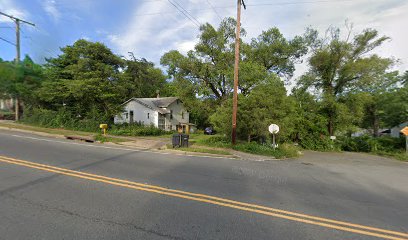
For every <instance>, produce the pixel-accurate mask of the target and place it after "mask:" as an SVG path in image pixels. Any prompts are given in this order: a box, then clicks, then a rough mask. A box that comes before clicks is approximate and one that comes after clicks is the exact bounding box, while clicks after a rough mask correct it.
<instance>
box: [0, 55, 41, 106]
mask: <svg viewBox="0 0 408 240" xmlns="http://www.w3.org/2000/svg"><path fill="white" fill-rule="evenodd" d="M42 79H43V69H42V67H41V66H40V65H38V64H35V63H34V62H33V60H32V59H31V58H30V57H29V56H28V55H26V56H25V57H24V59H23V61H21V62H20V63H19V64H18V65H16V64H15V63H14V62H7V61H1V60H0V96H2V97H11V98H15V99H19V100H21V101H20V104H21V105H23V104H24V105H29V106H30V105H34V104H36V102H37V98H36V96H35V94H34V93H35V90H36V89H37V88H38V87H39V86H40V84H41V82H42ZM22 110H23V108H22V107H21V108H20V111H22Z"/></svg>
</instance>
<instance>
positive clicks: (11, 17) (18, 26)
mask: <svg viewBox="0 0 408 240" xmlns="http://www.w3.org/2000/svg"><path fill="white" fill-rule="evenodd" d="M0 15H3V16H6V17H8V18H10V19H11V20H13V21H14V22H15V24H16V65H18V64H19V63H20V23H26V24H29V25H31V26H35V24H34V23H30V22H27V21H24V20H22V19H19V18H16V17H13V16H11V15H8V14H5V13H3V12H0ZM14 104H15V114H16V115H15V116H16V121H17V120H19V119H20V101H19V98H18V97H16V98H15V99H14Z"/></svg>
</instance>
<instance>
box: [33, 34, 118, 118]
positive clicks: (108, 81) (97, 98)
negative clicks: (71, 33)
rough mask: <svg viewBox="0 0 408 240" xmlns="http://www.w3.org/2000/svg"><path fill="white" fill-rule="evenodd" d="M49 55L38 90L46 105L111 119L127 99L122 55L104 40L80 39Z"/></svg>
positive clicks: (83, 116) (80, 114)
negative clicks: (123, 91)
mask: <svg viewBox="0 0 408 240" xmlns="http://www.w3.org/2000/svg"><path fill="white" fill-rule="evenodd" d="M61 51H62V54H61V55H59V56H58V57H57V58H51V59H47V63H46V65H45V73H46V81H44V82H43V84H42V87H41V88H40V89H39V91H38V95H39V97H40V100H41V101H42V104H43V106H44V107H46V108H48V109H51V110H58V109H61V108H63V109H66V110H67V111H69V112H70V113H71V114H72V116H75V117H77V118H78V119H84V118H93V119H94V118H100V119H105V120H107V119H109V118H111V117H112V116H113V115H114V114H115V113H116V112H117V111H118V110H119V109H120V104H121V103H122V102H123V101H124V99H123V98H122V97H121V95H120V91H119V87H118V82H119V78H120V69H121V68H122V67H123V61H122V59H121V58H119V57H118V56H116V55H115V54H113V53H112V51H111V50H110V49H109V48H107V47H106V46H105V45H103V44H102V43H98V42H96V43H93V42H89V41H86V40H83V39H81V40H78V41H76V42H75V43H74V44H73V45H72V46H66V47H63V48H61Z"/></svg>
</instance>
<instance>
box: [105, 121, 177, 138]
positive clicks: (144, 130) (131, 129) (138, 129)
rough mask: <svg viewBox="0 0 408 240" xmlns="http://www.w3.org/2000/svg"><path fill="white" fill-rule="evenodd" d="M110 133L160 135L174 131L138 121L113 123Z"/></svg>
mask: <svg viewBox="0 0 408 240" xmlns="http://www.w3.org/2000/svg"><path fill="white" fill-rule="evenodd" d="M109 133H110V134H112V135H122V136H159V135H164V134H171V133H172V132H166V131H164V130H161V129H159V128H157V127H155V126H153V125H149V126H145V125H142V124H138V123H133V124H126V123H125V124H120V125H112V127H111V128H110V129H109Z"/></svg>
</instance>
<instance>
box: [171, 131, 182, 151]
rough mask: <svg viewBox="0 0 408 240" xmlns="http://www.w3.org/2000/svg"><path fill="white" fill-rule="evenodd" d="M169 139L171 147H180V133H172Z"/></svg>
mask: <svg viewBox="0 0 408 240" xmlns="http://www.w3.org/2000/svg"><path fill="white" fill-rule="evenodd" d="M171 139H172V141H171V142H172V144H173V148H175V147H181V134H179V133H176V134H173V136H172V138H171Z"/></svg>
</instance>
